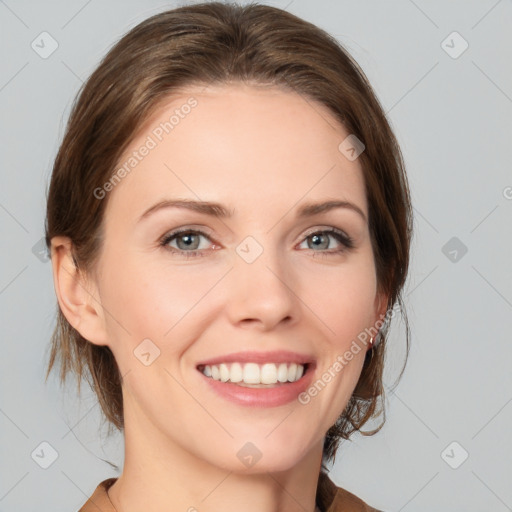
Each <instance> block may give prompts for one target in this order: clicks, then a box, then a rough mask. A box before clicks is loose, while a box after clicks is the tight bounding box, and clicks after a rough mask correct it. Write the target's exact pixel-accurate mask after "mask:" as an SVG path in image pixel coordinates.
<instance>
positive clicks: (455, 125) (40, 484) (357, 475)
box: [0, 0, 512, 512]
mask: <svg viewBox="0 0 512 512" xmlns="http://www.w3.org/2000/svg"><path fill="white" fill-rule="evenodd" d="M182 3H183V2H182ZM242 3H245V2H242ZM263 3H268V4H270V5H275V6H277V7H281V8H286V9H287V10H289V11H290V12H292V13H294V14H297V15H299V16H301V17H303V18H305V19H307V20H308V21H311V22H313V23H315V24H317V25H319V26H320V27H322V28H324V29H325V30H327V31H328V32H330V33H331V34H333V35H335V36H336V37H337V38H338V40H339V41H340V42H342V43H343V44H344V45H345V46H346V48H347V49H348V50H349V51H350V52H351V53H352V55H353V56H354V57H355V58H356V60H357V61H358V62H359V63H360V65H361V66H362V68H363V69H364V71H365V72H366V74H367V76H368V77H369V79H370V82H371V83H372V85H373V86H374V88H375V91H376V93H377V95H378V97H379V99H380V101H381V102H382V105H383V106H384V108H385V111H386V113H387V115H388V117H389V120H390V122H391V124H392V126H393V128H394V130H395V133H396V135H397V137H398V139H399V142H400V144H401V147H402V151H403V154H404V157H405V161H406V165H407V168H408V175H409V179H410V184H411V189H412V195H413V203H414V207H415V215H416V218H415V230H416V231H415V236H414V240H413V247H412V263H411V265H412V266H411V271H410V276H409V280H408V285H407V289H406V293H405V296H406V305H407V310H408V314H409V319H410V322H411V329H412V339H411V342H412V349H411V353H410V357H409V361H408V366H407V370H406V372H405V374H404V376H403V378H402V380H401V382H400V384H399V385H398V387H396V389H395V390H394V392H391V391H390V392H388V395H387V402H386V405H387V415H386V417H387V421H386V424H385V426H384V428H383V429H382V430H381V431H380V432H379V433H378V434H376V435H375V436H373V437H364V436H362V435H356V436H354V437H353V438H352V440H351V441H350V442H347V443H345V444H344V445H343V446H342V448H341V449H340V451H339V452H338V456H337V460H336V463H335V464H334V467H333V468H332V471H331V478H332V479H333V480H334V481H335V482H336V483H337V484H338V485H340V486H342V487H345V488H346V489H348V490H350V491H352V492H354V493H355V494H357V495H359V496H361V497H362V498H363V499H365V501H367V502H368V503H370V504H371V505H373V506H375V507H377V508H381V509H383V510H385V511H404V512H409V511H416V512H423V511H430V510H438V511H465V512H473V511H475V512H476V511H488V512H489V511H493V512H501V511H506V510H512V486H511V485H510V482H511V480H512V478H511V477H512V462H511V461H512V457H511V452H512V450H511V448H512V441H511V436H510V433H511V429H510V425H511V420H512V404H511V401H512V372H511V369H510V361H511V360H512V343H511V336H510V334H511V332H512V329H511V327H512V322H511V313H512V309H511V308H512V271H511V266H510V262H511V254H512V251H511V241H510V234H511V220H512V172H511V165H510V162H511V156H512V144H511V143H510V139H511V136H512V130H511V128H512V126H511V125H512V68H511V65H510V63H511V62H512V31H511V30H510V29H511V27H512V2H511V1H510V0H501V1H495V0H490V1H487V0H486V1H484V0H482V1H453V2H443V1H440V0H436V1H426V0H424V1H420V0H415V1H412V0H400V1H398V0H397V1H388V2H379V1H375V0H374V1H371V2H370V1H364V2H357V1H355V0H351V1H334V0H332V1H330V0H324V1H314V2H313V1H309V2H308V1H305V0H294V1H292V2H290V1H289V0H285V1H277V0H276V1H275V2H263ZM176 5H178V3H176V2H162V1H142V0H128V1H122V2H121V1H110V2H100V1H98V0H89V1H83V0H80V1H64V0H52V1H44V2H36V1H27V0H5V1H2V0H0V38H1V40H0V42H1V45H0V52H1V59H2V61H1V70H2V71H1V78H0V118H1V119H2V123H1V127H0V130H1V133H0V135H1V137H0V140H1V141H2V151H1V152H0V159H1V167H0V169H1V175H0V179H1V186H0V226H1V230H2V235H1V238H0V243H1V244H2V248H1V249H2V250H1V255H2V256H1V257H2V260H1V265H0V311H1V329H0V332H1V336H2V345H1V346H2V357H1V358H0V365H1V370H0V372H1V384H2V386H1V396H0V432H1V441H0V447H1V454H0V460H1V461H2V464H1V470H0V471H1V473H0V512H7V511H14V510H16V511H17V512H25V511H32V510H36V509H43V510H52V511H54V512H60V511H62V512H64V511H65V512H69V511H71V510H77V509H78V508H79V506H81V505H82V504H83V503H84V501H85V500H86V498H87V497H88V496H89V495H90V494H91V493H92V491H93V490H94V488H95V487H96V485H97V484H98V483H99V482H100V481H101V480H103V479H105V478H108V477H110V476H117V475H118V474H119V472H117V471H115V470H114V469H113V468H111V467H110V465H109V464H108V463H105V462H104V461H103V460H102V459H105V460H108V461H112V462H113V463H115V464H117V465H118V466H119V468H122V463H123V453H122V452H123V442H122V437H121V436H119V435H118V436H114V437H112V438H108V439H107V438H106V436H105V433H106V429H105V428H103V429H102V431H101V435H98V428H99V426H100V422H99V419H100V416H99V407H98V405H97V404H96V401H95V399H94V396H93V395H92V394H91V392H90V390H88V389H87V388H85V392H84V394H83V396H82V398H81V400H79V397H78V396H77V393H76V389H75V387H74V385H73V384H72V381H69V384H68V386H67V388H65V389H64V390H61V389H60V387H59V386H58V383H57V378H56V375H53V376H52V377H51V378H50V380H49V381H48V384H45V383H44V371H45V366H46V360H47V353H46V350H47V346H48V343H49V337H50V333H51V331H52V327H53V323H54V315H55V307H56V306H55V305H56V299H55V295H54V289H53V281H52V276H51V267H50V264H49V262H45V261H44V260H43V261H42V260H41V259H40V258H39V257H38V256H37V244H38V242H39V241H40V239H41V237H42V236H43V220H44V213H45V191H46V187H47V183H48V180H49V175H50V171H51V165H52V161H53V158H54V157H55V154H56V151H57V148H58V145H59V143H60V140H61V138H62V135H63V132H64V124H65V122H66V120H67V116H68V114H69V110H70V106H71V102H72V100H73V98H74V96H75V94H76V92H77V90H78V88H79V86H80V85H81V83H82V81H83V80H85V79H86V78H87V77H88V76H89V74H90V73H91V72H92V71H93V69H94V68H95V67H96V66H97V64H98V63H99V61H100V59H101V57H102V56H103V55H104V54H105V53H106V51H107V50H108V48H110V46H111V45H112V44H113V43H114V42H115V41H116V40H117V39H118V38H119V37H121V36H122V35H123V34H124V33H125V32H126V31H127V30H128V29H130V28H131V27H133V26H134V25H135V24H137V23H138V22H140V21H142V20H143V19H145V18H147V17H148V16H150V15H153V14H156V13H157V12H160V11H162V10H165V9H168V8H172V7H174V6H176ZM180 5H181V4H180ZM43 31H46V32H48V33H49V34H51V36H52V37H53V38H54V39H55V40H56V41H57V43H58V48H57V49H56V51H55V52H54V53H53V54H52V55H50V56H49V57H48V58H42V57H41V56H40V55H39V54H38V53H36V51H34V50H33V49H32V47H31V43H32V42H33V41H36V43H37V41H40V38H39V39H38V36H39V34H41V32H43ZM453 31H457V32H458V33H459V34H460V36H461V37H462V38H463V39H464V40H465V41H467V43H468V45H469V46H468V48H467V50H466V51H464V52H463V53H462V54H460V55H458V53H459V52H460V50H461V49H462V40H460V39H457V37H458V36H455V38H454V36H451V37H449V38H448V39H447V37H448V36H449V35H450V34H451V33H452V32H453ZM446 39H447V41H446V42H445V43H443V41H445V40H446ZM452 41H453V42H452ZM47 42H48V41H47ZM40 45H41V43H40ZM41 46H42V45H41ZM450 47H451V48H450ZM45 48H47V49H48V48H49V45H48V44H45ZM447 51H448V52H452V56H450V55H449V53H447ZM454 52H455V54H457V55H456V57H457V58H454V55H453V54H454ZM453 237H456V240H452V241H451V242H449V241H450V240H451V239H452V238H453ZM447 243H448V245H447V246H446V245H445V244H447ZM34 247H36V249H34ZM464 247H466V248H467V252H466V253H465V254H464ZM454 250H455V251H456V253H455V252H453V251H454ZM404 347H405V339H404V328H403V323H402V322H400V321H397V322H394V323H393V327H392V336H391V338H390V350H389V353H388V357H387V364H388V366H387V368H386V387H388V386H390V385H391V384H392V383H393V381H394V379H395V378H396V376H397V374H398V371H399V370H400V368H401V366H402V362H403V356H404ZM376 424H377V423H374V424H372V425H376ZM372 425H370V427H371V426H372ZM42 442H47V443H49V444H50V445H51V447H53V449H54V450H55V451H56V453H57V454H58V457H57V459H56V460H55V461H54V462H53V463H52V464H51V465H50V466H49V467H48V468H47V469H43V468H42V467H40V464H44V462H45V460H46V462H50V461H51V449H50V448H48V447H46V445H43V447H42V449H43V452H41V446H40V443H42ZM453 442H456V443H457V444H456V445H453V444H452V443H453ZM466 452H467V454H468V458H467V460H465V461H464V462H463V463H461V462H462V461H463V459H464V456H465V453H466ZM37 453H39V457H38V456H37V455H36V454H37ZM42 453H44V457H43V456H42V455H41V454H42ZM44 459H45V460H44ZM448 462H449V463H450V464H451V465H452V466H458V467H457V468H456V469H454V468H453V467H451V466H450V465H449V464H448Z"/></svg>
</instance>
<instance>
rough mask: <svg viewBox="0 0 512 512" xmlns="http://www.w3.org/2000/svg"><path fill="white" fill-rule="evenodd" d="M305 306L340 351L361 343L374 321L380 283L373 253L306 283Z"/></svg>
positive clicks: (333, 268) (327, 271)
mask: <svg viewBox="0 0 512 512" xmlns="http://www.w3.org/2000/svg"><path fill="white" fill-rule="evenodd" d="M302 288H303V290H304V292H305V296H306V297H307V299H306V300H304V302H305V303H306V304H307V305H308V306H309V307H310V309H311V311H312V312H313V314H314V315H315V316H316V317H317V318H319V319H320V320H321V321H322V323H323V324H324V326H325V329H326V331H325V332H326V333H327V338H328V339H329V340H330V342H331V344H334V345H337V346H339V347H340V348H341V347H343V346H345V345H348V344H350V343H351V341H352V340H353V339H357V336H358V334H360V333H361V332H363V331H364V329H365V328H369V327H371V323H372V321H373V315H374V309H375V298H376V293H377V280H376V275H375V267H374V262H373V257H372V255H371V252H369V253H368V254H364V255H363V254H361V257H360V258H355V257H354V258H353V260H352V261H351V262H350V263H348V262H347V263H346V264H341V265H340V266H339V267H338V268H336V267H331V268H329V269H327V270H326V269H324V270H323V275H322V276H320V275H316V276H315V278H313V279H307V280H305V281H303V284H302Z"/></svg>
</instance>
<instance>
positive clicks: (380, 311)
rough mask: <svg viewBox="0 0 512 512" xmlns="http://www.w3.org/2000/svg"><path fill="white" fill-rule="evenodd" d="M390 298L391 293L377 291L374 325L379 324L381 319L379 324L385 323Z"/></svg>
mask: <svg viewBox="0 0 512 512" xmlns="http://www.w3.org/2000/svg"><path fill="white" fill-rule="evenodd" d="M388 300H389V295H388V294H387V293H384V292H377V294H376V296H375V318H374V320H373V324H372V325H375V324H377V322H379V320H380V322H379V325H380V324H382V323H383V321H384V318H385V316H386V312H387V309H388Z"/></svg>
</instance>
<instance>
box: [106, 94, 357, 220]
mask: <svg viewBox="0 0 512 512" xmlns="http://www.w3.org/2000/svg"><path fill="white" fill-rule="evenodd" d="M348 135H349V133H348V132H347V131H346V129H345V128H344V126H343V125H342V124H341V123H340V122H339V121H338V120H337V119H336V118H335V117H334V115H333V114H332V113H331V112H330V110H329V109H328V108H327V107H325V106H324V105H322V104H320V103H318V102H316V101H314V100H312V99H311V98H306V97H305V96H303V95H300V94H298V93H295V92H291V91H288V90H284V89H282V88H277V87H269V86H253V85H250V86H249V85H241V84H231V85H222V86H209V87H206V88H205V87H204V86H191V87H188V88H187V89H184V90H182V91H180V92H179V93H176V94H173V95H172V96H169V97H168V98H166V100H164V101H163V102H161V103H160V104H159V105H158V107H157V108H156V109H155V111H154V112H153V113H152V115H151V116H150V117H149V118H148V119H147V120H146V122H145V123H144V124H143V125H142V127H141V129H140V130H139V132H138V133H137V135H136V137H135V138H134V140H133V141H132V142H131V143H130V145H129V147H128V148H127V150H126V151H125V152H124V154H123V155H122V157H121V158H120V160H119V162H118V165H117V167H116V169H120V168H124V169H125V171H126V172H124V173H123V176H124V177H123V178H122V180H120V182H119V183H118V184H117V185H116V186H115V187H114V188H113V190H112V191H111V192H110V197H109V206H108V208H118V207H119V208H123V209H127V208H128V206H129V207H130V210H133V207H134V206H135V207H136V208H137V207H138V205H139V204H140V208H139V210H140V209H142V208H143V207H144V206H147V204H148V201H154V200H156V199H164V198H166V197H169V196H180V197H183V196H186V197H191V198H194V199H200V200H213V201H218V202H223V203H225V204H227V205H228V206H230V205H233V206H234V204H235V203H238V204H239V205H240V206H241V205H246V206H247V207H248V208H249V207H251V208H252V207H256V206H257V205H260V206H261V205H262V204H265V205H274V204H275V205H277V204H280V203H281V204H282V203H283V201H285V202H286V203H287V204H288V203H290V201H292V204H293V203H295V202H297V201H299V200H300V199H301V198H306V199H315V198H318V197H321V198H324V197H327V196H329V197H331V196H333V197H334V196H335V197H336V198H346V199H348V198H349V197H350V198H351V199H354V200H356V201H358V204H359V205H360V207H361V209H363V211H366V197H365V194H364V180H363V175H362V168H361V166H360V162H359V160H354V161H351V160H349V159H347V158H346V156H345V155H344V154H343V153H342V152H341V151H340V149H339V145H340V144H341V143H342V142H343V141H344V140H345V139H346V138H347V136H348ZM142 153H144V154H142ZM123 205H124V206H123ZM288 206H291V204H288ZM127 215H129V212H127Z"/></svg>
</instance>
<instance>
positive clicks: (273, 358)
mask: <svg viewBox="0 0 512 512" xmlns="http://www.w3.org/2000/svg"><path fill="white" fill-rule="evenodd" d="M235 362H238V363H258V364H264V363H296V364H302V365H305V364H314V362H315V358H314V357H313V356H311V355H307V354H299V353H297V352H290V351H288V350H273V351H269V352H255V351H244V352H233V353H231V354H225V355H222V356H218V357H213V358H211V359H206V360H204V361H201V362H200V363H198V364H197V366H198V367H199V366H206V365H212V364H215V365H217V364H220V363H235Z"/></svg>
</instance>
